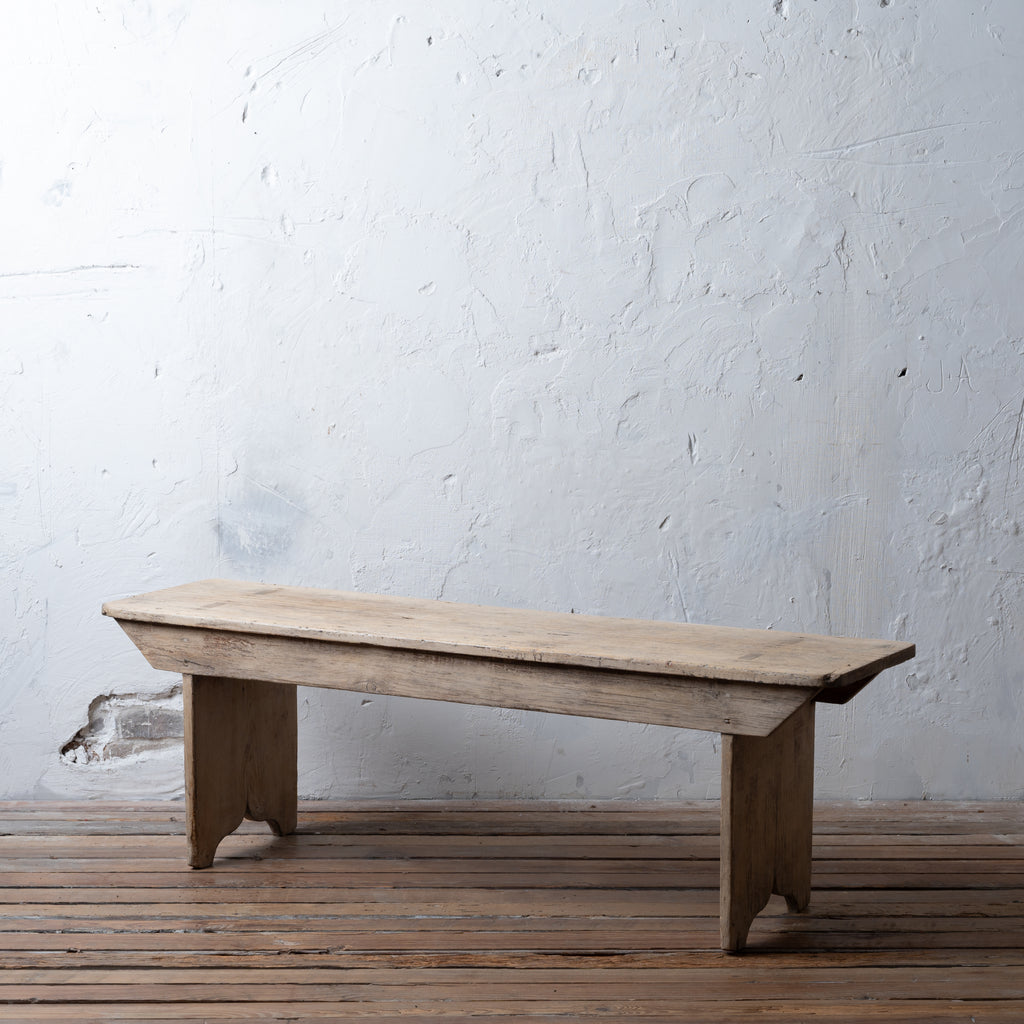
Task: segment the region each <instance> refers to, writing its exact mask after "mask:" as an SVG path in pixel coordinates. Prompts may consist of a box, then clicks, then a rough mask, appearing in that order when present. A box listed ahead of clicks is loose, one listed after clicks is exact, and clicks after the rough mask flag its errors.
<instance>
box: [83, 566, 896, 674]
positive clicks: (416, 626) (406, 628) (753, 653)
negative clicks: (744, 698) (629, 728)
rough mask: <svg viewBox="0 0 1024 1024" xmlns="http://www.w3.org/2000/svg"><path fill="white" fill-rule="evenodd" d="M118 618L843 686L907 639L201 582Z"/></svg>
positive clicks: (136, 605)
mask: <svg viewBox="0 0 1024 1024" xmlns="http://www.w3.org/2000/svg"><path fill="white" fill-rule="evenodd" d="M103 612H104V614H105V615H109V616H111V617H113V618H115V619H118V620H125V621H135V622H147V623H158V624H167V625H176V626H186V627H191V628H197V629H210V630H225V631H228V632H237V633H247V634H253V635H269V636H282V637H296V638H304V639H313V640H324V641H331V642H335V643H345V644H359V645H368V646H372V647H381V648H392V649H395V648H397V649H402V650H409V651H431V652H439V653H446V654H456V655H467V656H476V657H484V658H498V659H501V660H505V661H522V662H533V663H537V664H545V665H568V666H578V667H584V668H598V669H614V670H618V671H626V672H648V673H657V674H660V675H669V676H686V677H689V678H695V679H708V680H719V681H735V682H751V683H762V684H778V685H788V686H804V687H818V688H826V689H827V688H831V687H837V688H839V687H844V686H849V685H850V684H852V683H855V682H857V681H858V680H862V679H866V678H870V677H872V676H874V675H876V674H877V673H879V672H881V671H882V670H883V669H885V668H889V667H890V666H892V665H897V664H899V663H900V662H903V661H907V660H908V659H910V658H912V657H913V656H914V645H913V644H909V643H902V642H893V641H885V640H860V639H850V638H844V637H826V636H814V635H809V634H803V633H783V632H779V631H775V630H763V629H737V628H733V627H728V626H701V625H692V624H689V623H677V622H663V621H647V620H641V619H615V618H606V617H602V616H588V615H573V614H568V613H561V612H541V611H525V610H520V609H513V608H494V607H487V606H481V605H469V604H455V603H452V602H446V601H431V600H423V599H418V598H404V597H389V596H383V595H377V594H357V593H346V592H343V591H332V590H321V589H315V588H309V587H284V586H272V585H267V584H261V583H243V582H239V581H235V580H203V581H202V582H198V583H189V584H186V585H184V586H180V587H172V588H169V589H166V590H158V591H154V592H153V593H150V594H142V595H139V596H137V597H130V598H125V599H123V600H119V601H110V602H108V603H107V604H105V605H104V606H103Z"/></svg>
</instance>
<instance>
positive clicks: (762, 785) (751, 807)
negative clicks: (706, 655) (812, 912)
mask: <svg viewBox="0 0 1024 1024" xmlns="http://www.w3.org/2000/svg"><path fill="white" fill-rule="evenodd" d="M813 803H814V705H813V704H805V705H804V706H803V707H802V708H800V709H799V710H798V711H797V712H795V713H794V714H793V715H791V716H790V717H789V719H787V721H785V722H784V723H783V724H782V725H780V726H779V728H778V729H776V730H775V732H773V733H772V735H771V736H766V737H760V736H723V737H722V852H721V861H722V863H721V890H720V894H721V937H722V948H723V949H728V950H732V951H739V950H741V949H742V948H743V945H744V943H745V941H746V936H747V930H748V929H749V928H750V924H751V922H752V921H753V920H754V917H755V916H756V915H757V914H758V913H760V911H761V910H762V908H764V907H765V906H766V904H767V903H768V900H769V899H770V898H771V896H772V895H773V894H775V895H778V896H783V897H785V899H786V903H787V905H788V907H789V909H790V910H791V911H793V912H800V911H802V910H805V909H806V908H807V904H808V903H809V902H810V898H811V845H812V839H811V819H812V812H813Z"/></svg>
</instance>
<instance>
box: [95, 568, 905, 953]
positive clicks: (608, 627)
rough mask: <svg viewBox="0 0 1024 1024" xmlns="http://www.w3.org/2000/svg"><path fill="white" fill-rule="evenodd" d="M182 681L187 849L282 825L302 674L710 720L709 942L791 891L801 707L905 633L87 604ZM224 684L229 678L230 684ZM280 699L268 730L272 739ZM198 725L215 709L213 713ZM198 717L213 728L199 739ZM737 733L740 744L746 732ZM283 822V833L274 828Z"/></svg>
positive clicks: (541, 707)
mask: <svg viewBox="0 0 1024 1024" xmlns="http://www.w3.org/2000/svg"><path fill="white" fill-rule="evenodd" d="M103 610H104V613H105V614H107V615H111V616H113V617H114V618H115V619H117V621H118V622H119V623H120V624H121V626H122V627H123V628H124V629H125V631H126V632H127V633H128V635H129V636H130V637H131V638H132V640H133V641H134V642H135V643H136V645H137V646H138V647H139V649H140V650H141V651H142V652H143V654H144V655H145V656H146V658H147V659H148V660H149V662H150V664H151V665H153V667H154V668H157V669H163V670H170V671H178V672H181V673H182V675H183V676H184V679H185V691H186V755H185V756H186V779H187V784H186V793H187V797H188V808H189V809H188V837H189V863H190V864H191V865H192V866H193V867H207V866H209V865H210V864H212V863H213V859H214V855H215V853H216V850H217V846H218V843H219V841H220V839H221V838H222V837H223V836H226V835H228V834H229V833H231V832H232V831H233V830H234V829H235V828H236V827H237V826H238V825H239V824H240V821H241V818H242V816H243V815H247V816H249V817H256V818H262V819H266V820H268V821H270V822H271V825H272V827H273V828H274V831H275V832H278V833H280V832H282V831H284V832H287V831H290V825H288V824H287V823H288V822H290V821H291V819H292V817H293V812H292V810H291V809H290V808H291V807H292V805H293V803H294V790H295V763H294V756H293V755H294V704H295V702H294V694H292V695H289V696H288V697H287V698H282V697H281V696H280V694H275V693H274V691H273V687H274V686H278V687H282V686H286V687H291V686H292V685H293V684H294V685H303V684H305V685H315V686H326V687H334V688H339V689H347V690H356V691H362V692H369V693H382V694H392V695H398V696H407V697H426V698H430V699H434V700H447V701H454V702H458V703H467V704H480V705H486V706H496V707H509V708H522V709H527V710H536V711H546V712H555V713H559V714H569V715H583V716H589V717H596V718H608V719H621V720H625V721H632V722H647V723H653V724H658V725H669V726H677V727H682V728H693V729H704V730H710V731H715V732H720V733H722V734H723V735H725V736H726V737H727V739H726V741H725V743H724V747H723V753H724V766H725V774H724V777H725V789H724V793H725V807H726V810H727V813H728V815H729V817H728V820H727V822H726V823H725V825H724V828H723V832H722V835H723V841H724V843H725V856H724V858H723V862H722V875H721V879H722V915H723V918H722V933H721V934H722V944H723V948H726V949H729V950H733V951H738V950H739V949H741V948H742V947H743V944H744V941H745V936H746V932H747V929H748V927H749V925H750V921H751V920H752V919H753V917H754V915H755V914H756V913H757V912H758V910H759V909H760V908H761V907H763V906H764V904H765V903H766V902H767V899H768V897H769V895H770V894H771V893H772V892H779V893H783V894H785V896H786V898H787V899H788V900H789V903H790V905H791V906H792V907H794V908H799V909H802V908H803V907H804V906H805V905H806V903H807V900H808V897H809V892H810V863H809V856H810V847H811V818H810V803H811V799H812V793H813V758H812V754H809V753H808V751H810V752H813V746H814V716H813V705H812V703H811V702H812V701H814V700H816V699H818V698H819V697H822V695H824V697H823V699H828V700H830V701H833V702H837V703H842V702H843V701H845V700H848V699H849V698H850V697H851V696H852V695H853V694H854V693H855V692H856V691H857V690H858V689H859V688H860V687H861V686H863V685H865V684H866V683H867V682H868V681H870V680H871V679H872V678H874V676H875V675H876V674H877V673H878V672H879V671H881V670H882V669H884V668H886V667H888V666H891V665H895V664H898V663H899V662H901V661H905V660H907V659H908V658H910V657H912V656H913V654H914V647H913V645H912V644H907V643H892V642H887V641H878V640H853V639H844V638H832V637H821V636H807V635H803V634H795V633H777V632H771V631H768V630H750V629H731V628H723V627H713V626H694V625H690V624H687V623H667V622H650V621H642V620H634V619H611V618H598V617H591V616H576V615H571V614H570V615H565V614H558V613H550V612H538V611H523V610H516V609H508V608H490V607H482V606H475V605H462V604H452V603H449V602H439V601H424V600H416V599H410V598H396V597H384V596H379V595H365V594H363V595H361V594H350V593H342V592H338V591H325V590H314V589H309V588H297V587H278V586H268V585H263V584H253V583H239V582H234V581H229V580H206V581H202V582H199V583H192V584H187V585H185V586H181V587H174V588H171V589H168V590H161V591H156V592H154V593H150V594H143V595H141V596H138V597H133V598H128V599H125V600H122V601H113V602H109V603H108V604H106V605H104V608H103ZM232 680H235V681H236V682H234V683H233V682H232ZM282 700H284V701H285V703H286V704H287V708H288V712H287V713H288V715H289V716H290V717H289V722H290V725H289V727H288V733H289V739H288V742H287V743H282V744H280V750H279V749H278V745H277V744H275V737H276V730H277V727H278V726H277V720H278V718H279V717H280V713H279V705H280V706H283V705H281V701H282ZM213 723H216V725H214V724H213ZM218 730H219V731H220V732H221V733H222V734H223V735H222V739H221V741H218ZM754 738H757V741H755V739H754ZM282 823H284V827H282Z"/></svg>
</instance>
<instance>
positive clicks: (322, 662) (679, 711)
mask: <svg viewBox="0 0 1024 1024" xmlns="http://www.w3.org/2000/svg"><path fill="white" fill-rule="evenodd" d="M122 626H123V628H124V630H125V632H126V633H127V634H128V635H129V636H130V637H131V639H132V641H133V642H134V643H135V644H136V645H137V646H138V648H139V650H141V651H142V653H143V654H144V655H145V656H146V659H147V660H148V661H149V663H150V664H151V665H152V666H153V667H154V668H157V669H160V670H162V671H167V672H181V673H182V674H183V675H187V674H191V673H196V674H209V675H220V676H224V675H227V676H232V677H235V678H240V679H258V680H266V681H270V682H278V683H289V684H301V685H306V686H320V687H326V688H329V689H341V690H354V691H357V692H361V693H373V694H388V695H390V696H393V697H423V698H427V699H430V700H443V701H452V702H454V703H458V704H478V705H484V706H486V707H505V708H521V709H523V710H527V711H549V712H553V713H554V714H561V715H582V716H584V717H589V718H610V719H614V720H616V721H630V722H646V723H648V724H650V725H669V726H676V727H678V728H689V729H704V730H710V731H712V732H719V731H721V730H722V729H729V730H732V731H733V732H735V733H737V734H739V735H750V736H767V735H768V734H769V733H770V732H772V731H773V730H774V729H775V728H776V727H777V726H778V725H779V724H780V723H781V722H784V721H785V720H786V718H787V717H788V716H789V715H791V714H792V713H793V712H794V711H795V710H796V709H797V708H798V707H800V706H801V705H802V704H804V703H806V702H807V701H808V700H810V698H811V697H813V696H814V694H815V693H816V692H817V691H816V690H814V689H812V688H808V687H799V686H782V685H773V686H762V685H758V684H756V683H725V682H721V681H719V680H709V679H690V678H688V677H682V676H669V675H655V674H653V673H649V672H620V671H617V670H614V669H601V670H595V669H582V668H575V667H573V666H566V665H551V664H538V663H534V662H517V661H499V660H497V659H495V658H478V657H466V656H464V655H458V654H436V653H432V652H426V651H414V650H404V649H403V650H398V651H396V650H395V649H392V648H381V647H368V646H361V645H358V644H349V643H328V642H326V641H323V640H307V639H303V638H296V637H279V636H257V635H255V634H243V633H232V632H228V631H226V630H207V629H192V628H189V627H185V626H163V625H156V624H153V623H148V622H145V623H139V622H123V623H122Z"/></svg>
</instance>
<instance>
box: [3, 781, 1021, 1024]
mask: <svg viewBox="0 0 1024 1024" xmlns="http://www.w3.org/2000/svg"><path fill="white" fill-rule="evenodd" d="M718 820H719V819H718V807H717V805H716V804H692V803H691V804H667V803H663V802H659V803H625V802H616V803H610V804H593V803H589V804H587V803H583V804H554V803H550V802H543V803H512V802H485V803H445V802H441V801H420V802H415V803H395V802H385V801H375V802H363V803H358V804H357V803H346V804H340V803H310V804H305V805H302V807H301V808H300V818H299V821H300V832H299V834H298V835H295V836H288V837H282V838H275V837H274V836H272V835H271V834H270V833H269V831H268V830H266V829H265V826H263V825H259V824H256V823H251V822H247V823H245V824H244V825H243V826H242V828H241V829H240V830H239V832H238V833H236V834H235V835H233V836H230V837H228V839H226V840H225V841H224V843H223V844H222V846H221V850H220V855H219V856H218V859H217V862H216V864H215V866H214V867H213V868H212V869H210V870H206V871H192V870H190V869H189V868H188V867H187V866H186V864H185V841H184V838H183V834H182V833H183V831H184V809H183V807H182V806H181V805H180V804H171V803H166V804H165V803H158V802H146V803H139V804H122V803H113V802H109V801H104V802H95V803H89V804H74V803H65V802H50V803H37V804H32V803H20V802H19V803H5V804H0V1020H2V1021H13V1022H17V1021H25V1022H28V1021H71V1020H73V1021H76V1022H78V1024H89V1022H92V1021H96V1022H99V1021H104V1022H127V1021H186V1022H195V1024H198V1022H199V1021H240V1020H245V1021H296V1020H315V1021H317V1022H321V1024H326V1022H329V1021H338V1022H341V1021H344V1022H352V1021H373V1022H375V1024H389V1022H395V1024H397V1022H399V1021H401V1022H402V1024H422V1022H426V1021H444V1022H446V1024H460V1022H469V1021H470V1020H472V1021H474V1022H479V1021H480V1020H481V1019H484V1020H494V1021H496V1022H498V1021H511V1020H522V1021H530V1022H532V1024H554V1022H556V1021H558V1022H562V1024H564V1022H565V1021H567V1020H573V1021H576V1020H579V1021H623V1020H636V1021H638V1022H639V1021H642V1022H644V1024H660V1022H669V1021H671V1022H673V1024H678V1022H688V1021H693V1022H705V1021H706V1022H708V1024H731V1022H753V1021H759V1022H779V1024H781V1022H786V1024H799V1022H800V1021H809V1022H818V1021H826V1020H827V1021H837V1022H843V1024H855V1022H864V1024H872V1022H881V1021H885V1022H894V1024H911V1022H916V1024H924V1022H947V1021H948V1022H953V1021H956V1022H962V1024H983V1022H991V1024H1004V1022H1011V1021H1012V1022H1015V1024H1020V1022H1021V1021H1024V805H1022V804H1020V803H992V804H983V803H962V804H939V803H933V802H920V803H873V804H823V805H819V806H818V807H816V809H815V845H814V893H813V896H812V901H811V906H810V909H809V910H808V912H807V913H805V914H799V915H792V914H789V913H788V912H787V911H786V908H785V903H784V901H782V900H773V902H772V903H771V904H770V905H769V907H768V908H767V910H766V911H765V912H764V913H763V914H762V915H761V916H760V917H759V918H758V919H757V921H755V923H754V926H753V928H752V930H751V934H750V940H749V949H748V951H747V952H746V953H744V954H743V955H741V956H732V955H728V954H725V953H722V952H721V951H720V950H719V949H718V948H717V943H718V891H717V885H718Z"/></svg>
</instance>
